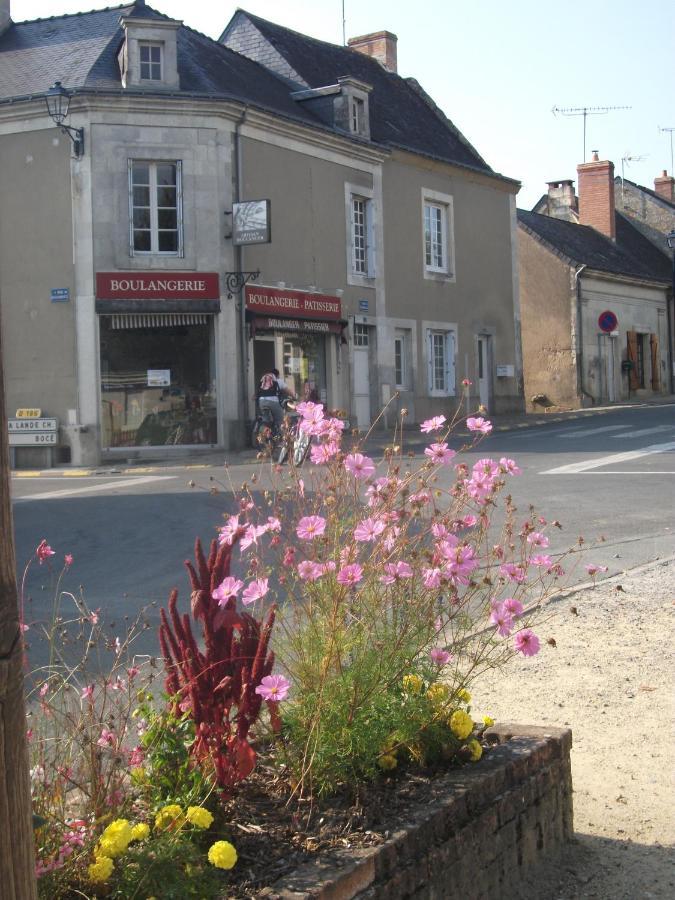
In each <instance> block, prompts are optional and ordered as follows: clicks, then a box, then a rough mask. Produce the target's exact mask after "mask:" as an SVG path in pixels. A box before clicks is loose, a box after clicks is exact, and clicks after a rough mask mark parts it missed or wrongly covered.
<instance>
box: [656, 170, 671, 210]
mask: <svg viewBox="0 0 675 900" xmlns="http://www.w3.org/2000/svg"><path fill="white" fill-rule="evenodd" d="M654 191H655V192H656V193H657V194H658V195H659V197H663V199H664V200H670V202H671V203H675V178H673V176H672V175H668V172H667V171H666V170H665V169H664V170H663V174H662V175H661V176H660V177H659V178H655V179H654Z"/></svg>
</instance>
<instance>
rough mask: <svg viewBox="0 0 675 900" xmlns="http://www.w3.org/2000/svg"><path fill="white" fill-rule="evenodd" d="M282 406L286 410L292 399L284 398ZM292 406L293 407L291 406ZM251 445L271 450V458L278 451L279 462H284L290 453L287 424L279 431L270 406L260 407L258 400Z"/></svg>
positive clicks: (258, 448)
mask: <svg viewBox="0 0 675 900" xmlns="http://www.w3.org/2000/svg"><path fill="white" fill-rule="evenodd" d="M280 402H281V408H282V409H283V410H284V412H286V410H287V408H288V407H289V404H290V400H288V399H287V398H283V399H282V400H281V401H280ZM291 408H292V407H291ZM250 439H251V446H252V447H253V449H254V450H260V449H262V450H263V451H267V452H269V455H270V458H271V459H274V454H275V451H278V452H277V462H279V463H283V462H284V461H285V459H286V457H287V455H288V446H287V439H288V431H287V428H286V426H284V427H283V428H282V430H281V431H279V430H278V429H277V427H276V425H275V424H274V416H273V415H272V411H271V410H270V409H269V407H262V408H261V407H260V406H259V405H258V404H257V402H256V416H255V419H254V420H253V423H252V425H251V438H250Z"/></svg>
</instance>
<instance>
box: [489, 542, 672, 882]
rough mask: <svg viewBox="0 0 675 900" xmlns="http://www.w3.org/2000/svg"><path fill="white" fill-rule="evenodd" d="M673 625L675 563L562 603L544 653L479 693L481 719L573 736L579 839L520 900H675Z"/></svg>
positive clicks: (549, 621)
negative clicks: (563, 730)
mask: <svg viewBox="0 0 675 900" xmlns="http://www.w3.org/2000/svg"><path fill="white" fill-rule="evenodd" d="M674 615H675V557H674V558H672V559H669V560H665V561H661V562H659V563H655V564H651V565H649V566H646V567H642V568H640V569H635V570H632V571H630V572H627V573H624V574H623V575H621V576H617V577H614V578H610V579H607V580H605V581H601V582H598V584H597V585H595V586H594V587H593V586H591V587H588V588H583V589H581V590H579V591H578V592H575V593H573V594H568V595H566V596H565V597H563V598H561V599H559V600H556V601H554V602H552V603H551V604H550V605H549V606H548V608H547V611H546V621H545V623H544V624H542V625H541V626H540V627H539V628H538V629H537V630H538V632H539V634H540V636H541V638H542V639H543V640H542V650H541V652H540V653H539V654H538V655H537V656H536V657H534V658H530V659H521V658H519V659H517V660H514V661H513V662H512V664H511V666H510V668H508V669H507V670H506V671H505V672H504V671H502V672H500V673H489V674H487V675H485V676H484V677H482V678H481V679H479V681H477V682H476V683H475V684H474V685H473V688H472V693H473V710H474V713H475V714H478V715H483V714H484V713H489V714H490V715H492V716H493V717H494V718H495V719H496V720H497V721H499V720H502V721H512V722H519V723H526V724H537V725H540V724H541V725H545V724H547V723H549V724H551V725H561V726H562V725H567V726H570V727H571V729H572V736H573V748H572V775H573V784H574V827H575V832H576V839H575V841H574V843H573V844H571V845H570V846H569V847H568V848H567V849H566V850H565V852H564V853H563V856H562V858H561V859H559V860H556V861H551V862H550V863H549V864H545V865H543V866H542V867H541V868H540V869H538V870H537V872H536V873H534V874H533V876H532V877H531V878H530V879H528V882H527V883H526V884H525V885H523V887H522V890H521V892H520V893H519V895H518V896H519V897H522V898H527V900H549V898H551V900H554V898H555V900H560V898H564V900H569V898H589V900H591V898H593V900H642V898H664V900H665V898H668V900H671V898H673V897H675V853H674V852H673V845H674V844H675V814H674V812H673V808H674V804H673V800H674V798H675V795H674V794H673V773H674V772H675V766H674V762H675V752H674V743H673V735H674V733H675V732H674V730H673V725H674V724H675V715H674V712H675V710H674V704H673V655H672V635H673V617H674ZM549 638H553V639H554V640H555V646H551V645H550V644H548V643H545V642H544V641H546V640H547V639H549ZM505 676H506V677H505Z"/></svg>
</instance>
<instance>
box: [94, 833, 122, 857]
mask: <svg viewBox="0 0 675 900" xmlns="http://www.w3.org/2000/svg"><path fill="white" fill-rule="evenodd" d="M126 849H127V846H126V844H125V843H124V841H120V840H119V838H116V837H102V838H101V840H100V841H99V842H98V844H97V845H96V849H95V850H94V853H95V854H96V856H109V857H110V859H115V857H117V856H121V855H122V854H123V853H124V851H125V850H126Z"/></svg>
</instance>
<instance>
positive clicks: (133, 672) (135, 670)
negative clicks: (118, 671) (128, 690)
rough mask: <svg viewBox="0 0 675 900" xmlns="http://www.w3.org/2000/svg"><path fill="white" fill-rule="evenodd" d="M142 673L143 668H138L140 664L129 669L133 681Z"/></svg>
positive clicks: (130, 679) (128, 673)
mask: <svg viewBox="0 0 675 900" xmlns="http://www.w3.org/2000/svg"><path fill="white" fill-rule="evenodd" d="M140 674H141V670H140V669H139V668H138V666H130V667H129V668H128V669H127V675H128V677H129V681H133V680H134V678H135V677H136V676H137V675H140Z"/></svg>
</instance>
